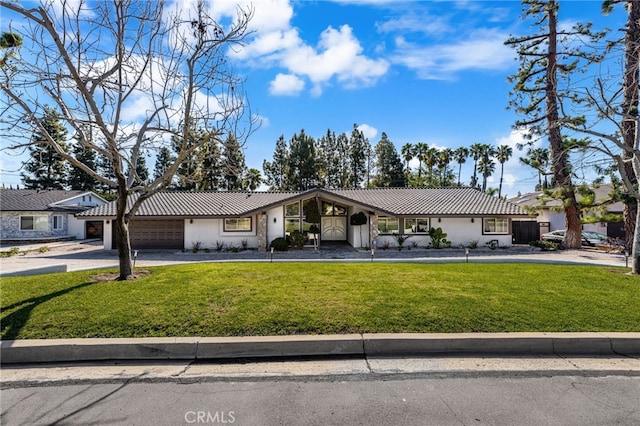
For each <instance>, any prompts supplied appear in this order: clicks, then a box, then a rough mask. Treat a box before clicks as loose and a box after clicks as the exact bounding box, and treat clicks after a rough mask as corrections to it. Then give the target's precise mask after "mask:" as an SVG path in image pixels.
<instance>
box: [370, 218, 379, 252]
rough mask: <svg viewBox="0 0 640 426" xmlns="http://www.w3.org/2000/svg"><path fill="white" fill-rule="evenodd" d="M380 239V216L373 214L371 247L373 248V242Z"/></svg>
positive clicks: (371, 220)
mask: <svg viewBox="0 0 640 426" xmlns="http://www.w3.org/2000/svg"><path fill="white" fill-rule="evenodd" d="M377 239H378V215H377V214H372V215H370V216H369V245H370V246H371V245H372V243H373V240H377Z"/></svg>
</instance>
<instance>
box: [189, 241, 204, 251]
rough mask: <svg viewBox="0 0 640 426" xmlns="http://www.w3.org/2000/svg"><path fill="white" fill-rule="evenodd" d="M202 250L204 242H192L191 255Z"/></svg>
mask: <svg viewBox="0 0 640 426" xmlns="http://www.w3.org/2000/svg"><path fill="white" fill-rule="evenodd" d="M201 248H202V242H201V241H192V242H191V253H197V252H199V251H200V249H201Z"/></svg>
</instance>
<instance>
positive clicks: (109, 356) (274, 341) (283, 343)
mask: <svg viewBox="0 0 640 426" xmlns="http://www.w3.org/2000/svg"><path fill="white" fill-rule="evenodd" d="M0 355H1V358H0V359H1V362H2V364H29V363H52V362H73V361H78V362H80V361H108V360H130V361H135V360H145V361H148V360H164V361H166V360H191V361H196V360H214V359H218V360H220V359H233V358H286V357H304V356H362V357H385V356H388V357H397V356H408V355H421V356H438V355H439V356H442V355H447V356H461V355H464V356H468V355H519V356H525V355H526V356H545V355H546V356H549V355H585V356H612V355H618V356H620V355H623V356H629V357H637V356H640V333H459V334H445V333H442V334H412V333H405V334H344V335H342V334H341V335H304V336H256V337H175V338H173V337H164V338H141V339H128V338H122V339H56V340H3V341H2V342H1V346H0Z"/></svg>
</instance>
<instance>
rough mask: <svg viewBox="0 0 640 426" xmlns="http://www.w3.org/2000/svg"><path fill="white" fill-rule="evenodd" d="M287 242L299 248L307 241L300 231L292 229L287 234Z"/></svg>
mask: <svg viewBox="0 0 640 426" xmlns="http://www.w3.org/2000/svg"><path fill="white" fill-rule="evenodd" d="M288 239H289V243H290V244H291V245H292V246H293V247H296V248H299V249H301V248H302V247H304V244H305V243H306V242H307V236H306V235H304V234H303V233H302V232H300V231H293V232H292V233H291V234H290V235H289V238H288Z"/></svg>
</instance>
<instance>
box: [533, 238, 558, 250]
mask: <svg viewBox="0 0 640 426" xmlns="http://www.w3.org/2000/svg"><path fill="white" fill-rule="evenodd" d="M529 245H530V246H531V247H538V248H540V249H541V250H542V251H555V250H558V248H559V247H560V244H558V243H554V242H553V241H546V240H536V241H531V242H530V243H529Z"/></svg>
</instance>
